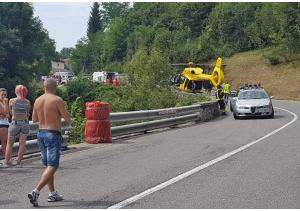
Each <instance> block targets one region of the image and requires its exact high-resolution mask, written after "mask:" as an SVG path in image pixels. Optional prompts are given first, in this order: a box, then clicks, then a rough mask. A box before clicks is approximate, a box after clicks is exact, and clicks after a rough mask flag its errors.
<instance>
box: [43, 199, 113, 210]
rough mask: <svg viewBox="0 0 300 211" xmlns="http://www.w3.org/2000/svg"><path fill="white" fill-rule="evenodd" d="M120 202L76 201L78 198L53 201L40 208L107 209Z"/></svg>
mask: <svg viewBox="0 0 300 211" xmlns="http://www.w3.org/2000/svg"><path fill="white" fill-rule="evenodd" d="M117 203H118V202H115V201H101V200H99V201H86V200H85V201H81V200H80V201H79V200H78V201H76V200H63V201H61V202H54V203H53V202H52V203H48V204H49V205H42V206H39V207H38V208H44V209H53V208H57V209H64V208H76V209H86V208H99V209H105V208H107V207H110V206H112V205H114V204H117Z"/></svg>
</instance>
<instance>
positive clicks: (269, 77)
mask: <svg viewBox="0 0 300 211" xmlns="http://www.w3.org/2000/svg"><path fill="white" fill-rule="evenodd" d="M224 63H225V64H226V65H227V66H226V68H225V80H229V81H231V84H232V87H233V89H236V88H237V87H239V86H240V85H243V84H245V83H248V84H255V83H258V82H260V83H261V84H262V86H263V87H264V88H265V89H266V90H267V91H268V93H269V94H270V95H273V96H274V97H275V99H286V100H299V96H300V61H297V62H290V63H284V64H279V65H274V66H273V65H270V63H269V62H268V60H267V59H265V58H264V57H263V54H262V52H261V51H249V52H243V53H238V54H235V55H234V56H232V57H230V58H227V59H224Z"/></svg>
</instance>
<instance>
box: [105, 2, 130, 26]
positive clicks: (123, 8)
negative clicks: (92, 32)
mask: <svg viewBox="0 0 300 211" xmlns="http://www.w3.org/2000/svg"><path fill="white" fill-rule="evenodd" d="M101 7H102V9H101V14H102V24H103V28H104V29H107V28H108V27H109V25H110V22H111V20H113V19H114V18H123V17H126V16H127V15H128V13H129V3H119V2H102V3H101Z"/></svg>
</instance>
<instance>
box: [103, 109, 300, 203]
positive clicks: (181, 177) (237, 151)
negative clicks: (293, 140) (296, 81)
mask: <svg viewBox="0 0 300 211" xmlns="http://www.w3.org/2000/svg"><path fill="white" fill-rule="evenodd" d="M275 108H276V109H279V110H282V111H285V112H288V113H290V114H292V115H293V116H294V118H293V120H292V121H290V122H288V123H287V124H285V125H283V126H282V127H280V128H278V129H276V130H274V131H272V132H271V133H268V134H267V135H265V136H263V137H261V138H259V139H257V140H255V141H252V142H250V143H248V144H246V145H244V146H242V147H240V148H238V149H236V150H233V151H232V152H229V153H227V154H225V155H222V156H220V157H217V158H215V159H214V160H211V161H208V162H207V163H204V164H202V165H200V166H198V167H196V168H194V169H192V170H190V171H187V172H185V173H183V174H180V175H178V176H176V177H174V178H172V179H170V180H167V181H165V182H163V183H161V184H159V185H157V186H155V187H153V188H150V189H148V190H145V191H144V192H142V193H139V194H137V195H135V196H132V197H130V198H128V199H126V200H124V201H121V202H119V203H117V204H115V205H113V206H111V207H108V208H107V209H120V208H122V207H125V206H127V205H128V204H131V203H133V202H135V201H137V200H139V199H141V198H144V197H145V196H148V195H150V194H152V193H154V192H156V191H159V190H161V189H163V188H165V187H167V186H169V185H172V184H174V183H176V182H178V181H180V180H183V179H185V178H186V177H188V176H191V175H193V174H195V173H197V172H199V171H201V170H203V169H205V168H207V167H209V166H212V165H214V164H216V163H218V162H220V161H222V160H224V159H226V158H228V157H230V156H232V155H235V154H237V153H239V152H241V151H243V150H245V149H247V148H249V147H250V146H252V145H254V144H256V143H258V142H260V141H262V140H264V139H266V138H268V137H270V136H272V135H274V134H276V133H278V132H279V131H280V130H282V129H284V128H286V127H287V126H289V125H290V124H292V123H294V122H295V121H296V120H297V119H298V116H297V115H296V114H295V113H293V112H291V111H288V110H286V109H283V108H278V107H275Z"/></svg>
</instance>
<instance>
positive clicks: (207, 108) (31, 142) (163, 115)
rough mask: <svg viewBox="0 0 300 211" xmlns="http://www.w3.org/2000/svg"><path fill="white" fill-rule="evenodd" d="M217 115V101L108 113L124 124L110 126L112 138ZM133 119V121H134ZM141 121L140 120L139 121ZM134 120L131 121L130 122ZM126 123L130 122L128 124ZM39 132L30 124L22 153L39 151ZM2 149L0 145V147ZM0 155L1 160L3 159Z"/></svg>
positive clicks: (65, 130)
mask: <svg viewBox="0 0 300 211" xmlns="http://www.w3.org/2000/svg"><path fill="white" fill-rule="evenodd" d="M219 115H220V111H219V106H218V102H217V101H211V102H202V103H199V104H195V105H190V106H184V107H174V108H166V109H156V110H143V111H132V112H117V113H111V114H110V118H111V123H112V124H114V123H117V124H121V123H122V122H123V123H124V124H123V125H119V126H113V127H111V133H112V137H117V136H122V135H129V134H133V133H139V132H146V131H149V130H154V129H158V128H166V127H173V126H176V125H180V124H184V123H188V122H192V121H207V120H210V119H213V118H214V117H216V116H219ZM134 121H135V122H134ZM141 121H142V122H141ZM132 122H133V123H132ZM128 123H129V124H128ZM70 130H71V126H68V125H67V124H66V122H62V134H63V142H62V148H66V147H67V145H68V141H67V140H68V138H69V136H68V134H67V133H68V131H70ZM37 132H38V125H37V124H34V123H31V124H30V134H29V136H28V137H27V141H26V152H25V154H32V153H36V152H39V147H38V143H37V139H36V135H37ZM18 146H19V143H15V144H14V147H13V155H14V156H15V155H17V150H18ZM0 149H1V147H0ZM2 158H3V157H2V154H1V155H0V159H2Z"/></svg>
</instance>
